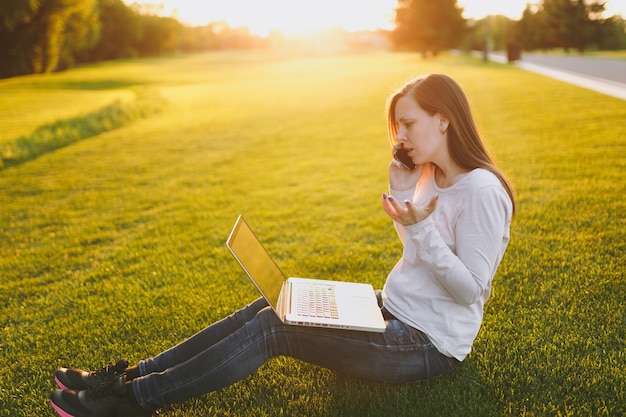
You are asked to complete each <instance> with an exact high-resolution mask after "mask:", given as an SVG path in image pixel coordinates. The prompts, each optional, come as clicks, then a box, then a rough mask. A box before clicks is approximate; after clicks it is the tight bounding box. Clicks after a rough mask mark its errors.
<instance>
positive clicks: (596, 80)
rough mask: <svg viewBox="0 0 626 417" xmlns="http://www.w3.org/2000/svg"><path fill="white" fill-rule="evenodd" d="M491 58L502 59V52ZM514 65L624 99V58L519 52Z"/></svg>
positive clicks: (503, 59)
mask: <svg viewBox="0 0 626 417" xmlns="http://www.w3.org/2000/svg"><path fill="white" fill-rule="evenodd" d="M492 58H493V60H494V61H498V62H506V58H505V57H504V55H502V54H498V53H495V54H492ZM516 65H517V66H518V67H520V68H522V69H525V70H527V71H533V72H536V73H539V74H542V75H546V76H548V77H552V78H556V79H558V80H561V81H565V82H568V83H571V84H575V85H578V86H580V87H584V88H588V89H590V90H594V91H597V92H600V93H602V94H607V95H609V96H613V97H617V98H621V99H622V100H626V60H618V59H606V58H590V57H584V56H553V55H542V54H531V53H522V59H521V61H517V62H516Z"/></svg>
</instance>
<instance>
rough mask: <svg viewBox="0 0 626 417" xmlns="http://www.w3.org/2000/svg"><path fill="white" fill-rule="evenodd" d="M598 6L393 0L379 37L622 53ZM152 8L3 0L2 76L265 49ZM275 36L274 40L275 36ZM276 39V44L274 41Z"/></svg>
mask: <svg viewBox="0 0 626 417" xmlns="http://www.w3.org/2000/svg"><path fill="white" fill-rule="evenodd" d="M604 4H605V3H603V2H601V1H598V0H591V1H585V0H540V1H539V2H538V3H535V4H530V3H529V4H528V5H527V6H526V9H525V10H524V12H523V15H522V17H521V18H520V20H519V21H515V20H511V19H508V18H506V17H504V16H494V17H489V18H485V19H482V20H479V21H476V22H474V21H470V20H467V19H464V18H463V16H462V14H463V10H462V9H461V8H460V7H459V6H458V4H457V0H437V1H433V0H398V5H397V8H396V17H395V28H394V29H393V30H391V31H389V32H385V35H386V36H388V38H389V39H390V41H391V42H392V45H393V47H394V48H395V49H397V50H411V51H420V52H422V53H423V54H425V55H427V54H432V55H436V54H438V53H439V52H440V51H444V50H448V49H453V48H464V49H483V48H484V47H485V40H489V42H490V43H491V47H492V48H493V49H505V48H506V47H507V46H508V45H512V44H516V45H518V46H519V47H523V48H524V49H525V50H535V49H547V48H555V47H561V48H565V49H566V50H570V49H575V50H578V51H581V52H582V51H584V50H586V49H590V48H594V49H626V23H625V21H624V19H623V18H622V17H619V16H612V17H609V18H603V17H602V16H603V15H602V13H603V12H604ZM158 12H159V10H158V8H156V6H141V5H138V4H132V5H128V4H126V3H125V2H124V1H123V0H28V1H24V0H3V1H2V2H0V78H6V77H12V76H16V75H22V74H33V73H45V72H51V71H58V70H63V69H67V68H70V67H72V66H74V65H76V64H77V63H82V62H95V61H102V60H109V59H119V58H130V57H143V56H155V55H163V54H173V53H186V52H195V51H206V50H216V49H241V48H266V47H268V45H269V44H270V43H271V42H272V40H276V34H274V35H273V36H269V37H267V38H261V37H259V36H255V35H253V34H251V33H250V32H249V31H248V30H247V29H246V28H231V27H229V26H228V25H227V24H225V23H223V22H214V23H210V24H208V25H206V26H202V27H190V26H186V25H184V24H182V23H181V22H179V21H178V20H176V19H174V18H171V17H163V16H160V15H159V14H158ZM278 37H280V36H278ZM272 38H274V39H272Z"/></svg>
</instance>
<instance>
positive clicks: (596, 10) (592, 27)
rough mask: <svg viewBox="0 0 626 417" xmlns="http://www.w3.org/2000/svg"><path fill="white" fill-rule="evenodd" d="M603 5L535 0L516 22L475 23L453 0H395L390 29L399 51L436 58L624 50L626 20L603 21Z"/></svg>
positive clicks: (574, 0)
mask: <svg viewBox="0 0 626 417" xmlns="http://www.w3.org/2000/svg"><path fill="white" fill-rule="evenodd" d="M605 4H606V3H605V2H602V1H598V0H592V1H585V0H540V1H538V2H537V3H527V5H526V9H525V10H524V12H523V14H522V17H521V18H520V20H518V21H516V20H512V19H509V18H507V17H505V16H489V17H486V18H484V19H481V20H479V21H468V20H466V19H464V18H463V17H462V13H463V9H461V8H460V7H459V6H458V5H457V2H456V0H437V1H432V0H398V8H397V9H396V21H395V23H396V25H395V29H394V30H393V31H392V39H393V41H394V45H395V47H396V48H398V49H405V50H415V51H421V52H422V53H423V54H425V55H426V54H433V55H436V54H437V53H438V52H439V51H441V50H446V49H452V48H462V49H469V50H483V49H484V48H486V47H487V46H486V44H490V45H489V46H488V47H489V48H492V49H495V50H504V49H506V48H507V47H511V46H512V45H515V46H516V47H517V48H523V49H524V50H527V51H533V50H538V49H549V48H563V49H565V50H566V51H570V50H571V49H574V50H576V51H578V52H584V51H585V50H588V49H599V50H618V49H626V21H625V20H624V18H622V17H620V16H611V17H609V18H604V17H603V13H604V11H605Z"/></svg>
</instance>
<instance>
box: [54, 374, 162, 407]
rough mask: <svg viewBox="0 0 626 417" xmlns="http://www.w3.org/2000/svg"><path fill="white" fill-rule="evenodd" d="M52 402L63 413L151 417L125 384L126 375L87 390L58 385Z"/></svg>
mask: <svg viewBox="0 0 626 417" xmlns="http://www.w3.org/2000/svg"><path fill="white" fill-rule="evenodd" d="M50 405H52V408H54V410H55V411H56V412H57V413H59V415H60V416H61V417H149V416H152V414H153V412H152V411H148V410H145V409H143V408H142V407H140V406H139V404H137V400H135V398H134V396H133V393H132V392H129V391H128V389H127V387H126V375H122V376H120V377H118V378H116V379H114V380H111V381H109V382H105V383H103V384H100V385H99V386H97V387H92V388H89V389H88V390H83V391H75V390H63V389H57V390H54V392H53V393H52V394H51V395H50Z"/></svg>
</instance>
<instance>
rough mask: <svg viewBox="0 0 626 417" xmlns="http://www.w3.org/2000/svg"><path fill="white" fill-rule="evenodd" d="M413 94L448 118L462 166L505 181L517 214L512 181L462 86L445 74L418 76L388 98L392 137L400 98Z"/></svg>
mask: <svg viewBox="0 0 626 417" xmlns="http://www.w3.org/2000/svg"><path fill="white" fill-rule="evenodd" d="M405 95H410V97H413V99H414V100H415V102H416V103H417V104H418V105H419V106H420V107H421V108H422V109H423V110H424V111H425V112H427V113H429V114H430V115H431V116H432V115H434V114H437V113H439V114H440V115H441V116H442V117H443V118H445V119H446V120H448V122H449V125H448V130H447V132H448V149H449V151H450V157H451V158H452V160H453V161H454V162H455V163H456V164H457V165H458V166H460V167H461V168H464V169H468V170H471V169H476V168H483V169H486V170H488V171H491V172H492V173H493V174H494V175H495V176H496V177H498V179H499V180H500V182H501V183H502V186H503V187H504V189H505V190H506V192H507V194H508V195H509V197H510V199H511V204H512V205H513V213H515V196H514V191H513V187H512V185H511V183H510V182H509V180H508V179H507V178H506V176H505V175H504V173H503V172H502V171H500V169H499V168H498V167H496V165H495V163H494V162H493V160H492V158H491V156H489V153H488V152H487V149H486V148H485V146H484V144H483V141H482V140H481V138H480V135H479V134H478V129H477V128H476V123H475V122H474V118H473V116H472V112H471V110H470V105H469V101H468V99H467V96H466V95H465V93H464V92H463V89H462V88H461V86H460V85H459V84H458V83H457V82H456V81H454V80H453V79H452V78H451V77H449V76H447V75H445V74H428V75H425V76H423V77H418V78H415V79H413V80H411V81H409V82H407V83H406V84H405V85H403V86H402V87H401V88H400V89H398V90H397V91H396V92H395V93H394V94H392V95H391V97H389V100H388V101H387V129H388V131H389V140H390V141H391V142H392V143H396V141H397V140H396V135H397V133H398V124H397V123H396V120H395V109H396V103H397V102H398V100H399V99H400V98H401V97H403V96H405Z"/></svg>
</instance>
